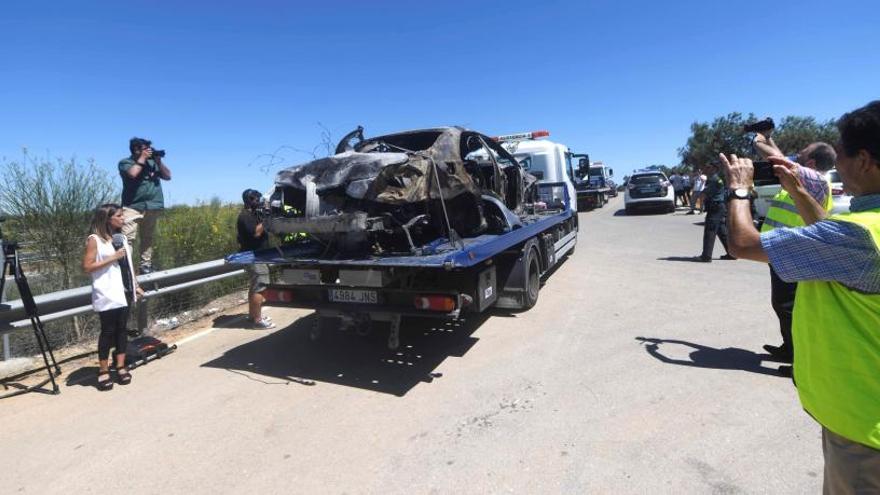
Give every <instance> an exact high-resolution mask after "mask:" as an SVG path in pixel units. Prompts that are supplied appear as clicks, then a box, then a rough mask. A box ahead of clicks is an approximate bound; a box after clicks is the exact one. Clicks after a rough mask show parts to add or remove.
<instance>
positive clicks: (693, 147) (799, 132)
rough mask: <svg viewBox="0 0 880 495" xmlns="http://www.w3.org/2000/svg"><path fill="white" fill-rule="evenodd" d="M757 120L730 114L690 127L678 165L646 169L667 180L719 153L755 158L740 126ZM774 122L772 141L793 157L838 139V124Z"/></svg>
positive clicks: (796, 119)
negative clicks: (807, 149)
mask: <svg viewBox="0 0 880 495" xmlns="http://www.w3.org/2000/svg"><path fill="white" fill-rule="evenodd" d="M757 120H760V118H759V117H757V116H755V114H753V113H749V114H742V113H739V112H732V113H729V114H727V115H723V116H720V117H716V118H715V119H713V120H712V121H708V122H694V123H693V124H691V127H690V131H691V135H690V136H689V137H688V139H687V142H686V143H685V145H684V146H682V147H680V148H678V156H679V158H681V162H680V163H679V164H678V165H674V166H668V165H665V164H654V165H650V166H648V167H645V168H647V169H652V170H660V171H662V172H663V173H665V174H666V175H667V176H669V175H671V174H673V173H679V174H682V173H690V172H691V171H693V170H695V169H696V168H697V167H701V166H703V165H706V164H708V163H712V162H714V161H716V160H717V159H718V154H719V153H724V154H735V155H737V156H746V157H751V158H756V154H755V151H754V149H753V148H752V142H751V138H752V136H753V134H748V133H744V132H743V126H745V125H746V124H749V123H752V122H755V121H757ZM775 120H776V129H775V130H774V131H773V140H774V141H775V142H776V145H777V146H779V148H780V149H781V150H782V152H783V153H785V154H786V155H791V154H795V153H797V152H798V151H800V150H801V149H803V148H804V147H805V146H806V145H808V144H810V143H814V142H816V141H824V142H826V143H828V144H831V145H833V144H835V143H836V142H837V140H838V138H839V137H840V133H839V132H838V130H837V121H836V120H835V119H829V120H827V121H824V122H823V121H819V120H817V119H816V118H815V117H810V116H797V115H788V116H785V117H782V118H781V119H775Z"/></svg>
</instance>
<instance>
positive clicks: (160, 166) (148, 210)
mask: <svg viewBox="0 0 880 495" xmlns="http://www.w3.org/2000/svg"><path fill="white" fill-rule="evenodd" d="M128 149H129V151H131V155H130V156H129V157H128V158H123V159H122V160H120V161H119V175H120V176H122V207H123V208H122V211H123V216H124V217H125V225H123V227H122V233H123V234H125V237H126V238H127V239H128V242H129V244H133V243H134V240H135V239H136V238H137V234H138V230H139V227H140V230H141V244H140V249H139V250H140V263H139V264H138V271H139V272H140V273H141V274H146V273H151V272H152V271H153V233H154V232H155V230H156V220H157V219H158V218H159V215H161V214H162V210H164V209H165V197H164V196H163V195H162V182H161V181H160V179H161V180H171V170H170V169H169V168H168V167H167V166H165V163H164V162H163V161H162V157H164V156H165V151H164V150H154V149H153V143H152V142H151V141H150V140H148V139H142V138H138V137H134V138H131V140H129V142H128Z"/></svg>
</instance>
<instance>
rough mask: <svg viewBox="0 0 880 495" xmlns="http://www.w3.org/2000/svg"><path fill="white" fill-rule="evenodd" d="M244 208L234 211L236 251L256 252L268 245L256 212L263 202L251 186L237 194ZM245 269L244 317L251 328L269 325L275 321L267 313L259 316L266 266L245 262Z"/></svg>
mask: <svg viewBox="0 0 880 495" xmlns="http://www.w3.org/2000/svg"><path fill="white" fill-rule="evenodd" d="M241 200H242V202H243V203H244V207H243V208H242V209H241V213H239V214H238V222H237V228H238V245H239V247H240V249H239V251H256V250H258V249H263V248H265V247H267V246H268V244H267V240H268V238H267V237H268V236H266V231H265V230H263V220H262V219H261V218H260V217H259V215H258V214H257V212H258V211H259V209H260V207H261V206H262V204H263V195H262V194H260V192H259V191H256V190H254V189H245V190H244V192H243V193H241ZM245 271H246V272H248V275H250V279H251V281H250V288H249V289H248V317H249V318H250V322H251V326H252V328H254V329H258V330H265V329H269V328H273V327H274V326H275V324H273V323H272V320H271V319H270V318H269V317H268V316H267V317H265V318H264V317H263V314H262V313H263V311H262V307H263V295H262V294H260V293H261V292H263V291H264V290H266V286H267V285H269V282H270V280H269V267H268V266H266V265H265V264H263V263H253V264H250V265H245Z"/></svg>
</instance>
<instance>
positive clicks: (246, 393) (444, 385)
mask: <svg viewBox="0 0 880 495" xmlns="http://www.w3.org/2000/svg"><path fill="white" fill-rule="evenodd" d="M622 207H623V201H622V198H618V199H615V200H612V202H611V203H609V204H608V205H606V206H605V207H604V208H602V209H600V210H597V211H593V212H585V213H581V214H580V215H581V226H582V229H581V233H580V237H579V242H578V246H577V251H576V253H575V254H574V255H573V256H572V257H571V258H570V259H568V260H567V261H566V262H565V263H563V264H562V266H561V267H559V269H558V270H557V271H556V272H555V273H554V274H553V275H552V276H551V277H550V278H549V279H548V280H547V281H546V285H545V286H544V287H543V289H542V290H541V293H540V298H539V301H538V304H537V306H536V307H535V308H533V309H532V310H531V311H528V312H525V313H521V314H516V315H505V314H496V315H493V316H490V317H487V318H478V319H472V320H470V321H465V322H461V323H460V324H455V325H437V324H432V322H430V321H411V322H408V323H405V324H404V330H403V334H402V340H403V347H402V349H401V351H399V352H391V351H388V350H387V349H386V347H385V338H386V337H385V335H383V334H376V335H371V336H368V337H359V336H357V335H354V334H342V333H335V334H330V335H327V336H325V338H324V339H323V340H322V341H321V342H318V343H310V342H309V340H308V327H309V325H310V320H311V317H310V316H309V313H308V312H305V311H300V310H283V309H279V308H271V309H269V310H268V313H269V314H271V315H272V316H273V318H274V319H275V321H276V323H278V324H279V329H277V330H274V331H253V330H244V329H240V328H236V326H237V324H238V323H240V321H241V319H240V318H235V317H231V318H230V317H221V318H218V319H217V320H216V321H215V322H214V323H215V327H216V330H214V331H212V332H210V333H207V334H205V335H203V336H201V337H199V338H197V339H194V340H191V341H189V342H186V343H184V344H182V345H181V347H180V349H179V350H178V351H177V352H176V353H175V354H173V355H171V356H168V357H167V358H165V359H162V360H160V361H157V362H154V363H151V364H149V365H147V366H144V367H142V368H138V369H136V370H134V372H133V376H134V380H133V383H132V384H131V385H130V386H128V387H127V388H123V387H120V386H118V385H117V386H116V388H115V389H114V390H112V391H111V392H108V393H99V392H98V391H96V390H95V389H94V388H92V387H91V386H88V385H87V383H88V382H89V380H85V381H83V382H82V383H84V384H74V383H70V384H69V385H66V386H63V387H62V394H61V395H60V396H47V395H39V394H29V395H25V396H20V397H17V398H14V399H10V400H6V401H3V402H2V403H0V428H2V447H0V466H2V468H0V492H3V493H41V494H43V493H98V492H102V493H112V492H119V491H120V490H122V491H124V492H126V493H159V492H162V493H194V492H195V493H206V492H212V493H218V492H219V493H230V492H237V493H309V494H313V493H349V494H355V493H682V492H685V493H817V492H819V491H820V490H821V482H822V457H821V445H820V430H819V427H818V426H817V425H816V424H815V423H814V422H813V421H812V420H811V419H810V418H809V417H808V416H807V415H806V414H805V413H804V412H803V411H802V410H801V408H800V407H799V405H798V401H797V397H796V393H795V389H794V388H793V387H792V385H791V382H790V380H788V379H786V378H781V377H779V376H776V374H775V368H776V364H775V363H772V362H770V361H762V358H763V357H768V356H762V355H761V352H762V351H761V344H764V343H777V340H778V338H779V337H778V331H777V329H776V323H775V318H774V317H773V315H772V311H771V309H770V306H769V277H768V274H767V268H766V267H765V266H763V265H760V264H757V263H751V262H745V261H719V260H717V259H716V261H715V262H713V263H711V264H699V263H691V262H685V261H677V260H676V257H689V256H692V255H695V254H698V252H699V248H700V244H701V235H702V228H701V227H700V226H697V225H695V224H694V223H695V222H699V221H700V220H701V218H702V217H699V216H685V215H684V212H683V211H679V212H677V213H676V214H674V215H643V216H635V217H628V216H624V215H623V212H622ZM721 254H723V249H721V246H720V244H719V245H718V249H717V251H716V258H717V257H718V256H719V255H721ZM640 339H657V340H656V341H654V340H651V341H650V342H656V343H654V344H653V345H652V344H650V343H647V342H646V341H643V340H640ZM94 370H95V369H94V368H92V367H88V368H84V369H79V370H72V369H66V370H65V378H66V379H67V380H71V379H72V381H74V382H75V381H77V379H80V380H82V379H83V378H84V377H88V378H90V377H91V376H92V374H93V373H94Z"/></svg>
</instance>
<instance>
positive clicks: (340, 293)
mask: <svg viewBox="0 0 880 495" xmlns="http://www.w3.org/2000/svg"><path fill="white" fill-rule="evenodd" d="M330 301H331V302H341V303H356V304H378V303H379V295H378V294H376V291H374V290H357V289H330Z"/></svg>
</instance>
